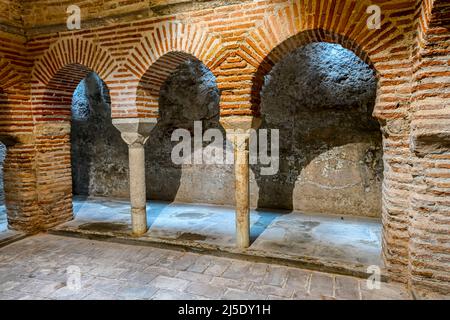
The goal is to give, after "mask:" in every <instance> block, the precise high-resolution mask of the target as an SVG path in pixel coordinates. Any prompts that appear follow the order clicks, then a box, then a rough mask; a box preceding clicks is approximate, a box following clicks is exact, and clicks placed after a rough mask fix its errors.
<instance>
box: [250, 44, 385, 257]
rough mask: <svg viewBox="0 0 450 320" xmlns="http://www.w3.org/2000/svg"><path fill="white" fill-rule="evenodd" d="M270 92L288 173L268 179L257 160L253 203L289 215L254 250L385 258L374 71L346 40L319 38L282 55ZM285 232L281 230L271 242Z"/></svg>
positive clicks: (264, 99) (282, 165)
mask: <svg viewBox="0 0 450 320" xmlns="http://www.w3.org/2000/svg"><path fill="white" fill-rule="evenodd" d="M261 88H262V90H261V94H260V97H261V99H260V110H259V112H260V114H261V117H262V120H263V122H262V125H261V127H260V129H269V131H270V130H273V129H278V130H279V134H280V140H279V150H280V156H279V171H278V172H277V173H276V174H275V175H268V176H264V175H262V174H261V165H252V167H251V168H252V171H253V174H254V176H253V178H251V180H252V181H251V186H252V189H253V190H255V191H254V192H253V193H252V194H251V203H252V206H253V207H256V208H258V209H257V212H259V214H258V216H259V217H260V218H261V217H262V218H264V217H266V216H267V211H268V212H272V211H271V210H273V209H282V210H283V211H282V213H289V214H288V215H286V216H285V217H284V218H276V219H275V220H276V221H274V222H273V223H272V224H271V225H268V226H266V227H265V228H266V229H264V228H262V230H259V231H258V230H256V229H258V227H256V226H255V227H254V230H252V235H253V237H254V238H256V241H255V243H254V247H256V248H258V249H263V250H267V251H274V250H276V251H278V250H280V248H283V252H285V253H288V254H293V253H297V254H302V255H306V256H314V257H317V258H322V259H325V260H340V261H348V262H352V263H366V264H378V263H380V252H381V211H382V210H381V203H382V201H381V197H382V192H381V189H382V180H383V147H382V135H381V130H380V125H379V123H378V122H377V120H376V119H374V118H373V117H372V113H373V109H374V106H375V100H376V94H377V79H376V75H375V73H374V71H373V69H371V67H370V66H369V65H368V64H367V63H366V62H364V61H362V60H361V59H360V58H359V57H358V56H357V55H355V53H353V52H352V51H350V50H348V49H345V48H344V47H342V46H341V45H339V44H334V43H328V42H310V43H308V44H306V45H301V46H299V47H297V49H295V50H293V51H290V52H289V53H288V54H285V55H284V56H283V57H282V58H281V57H280V58H279V59H277V60H276V63H274V66H273V68H272V69H271V70H270V72H266V76H265V78H264V81H263V82H262V84H261ZM269 150H270V149H269ZM267 209H269V210H267ZM285 210H286V211H285ZM260 229H261V228H260ZM276 230H278V231H277V232H278V233H279V234H281V235H282V236H279V235H276V236H274V237H273V238H272V239H271V241H267V240H264V239H265V238H267V235H268V234H270V233H272V235H273V234H274V233H273V232H274V231H276ZM256 231H258V232H256ZM255 232H256V233H257V234H256V235H255ZM264 232H267V233H266V235H263V233H264ZM261 235H263V236H261ZM258 237H259V238H258Z"/></svg>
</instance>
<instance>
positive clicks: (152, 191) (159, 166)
mask: <svg viewBox="0 0 450 320" xmlns="http://www.w3.org/2000/svg"><path fill="white" fill-rule="evenodd" d="M195 126H197V128H199V127H200V131H199V133H200V134H201V135H203V134H204V132H205V131H206V130H208V129H221V126H220V124H219V90H218V89H217V86H216V82H215V77H214V75H213V74H212V73H211V71H210V70H209V69H208V68H207V67H206V66H205V65H204V64H203V63H202V62H201V61H199V60H197V59H195V58H193V57H190V58H189V59H188V60H186V61H185V62H183V63H181V64H180V65H179V66H178V67H177V68H176V69H175V70H174V71H172V73H171V74H170V75H169V76H168V77H167V79H166V81H165V82H164V83H163V84H162V86H161V90H160V93H159V119H158V124H157V126H156V127H155V129H154V130H153V131H152V134H151V137H150V139H149V141H148V142H147V144H146V172H147V181H148V182H149V183H148V185H147V197H148V199H152V200H164V201H170V202H172V201H177V202H185V203H212V204H213V203H217V204H219V203H223V201H224V199H223V194H220V193H218V192H215V190H216V189H217V188H218V187H219V186H218V185H216V183H217V180H215V179H212V177H214V176H216V175H217V174H219V171H222V170H224V167H222V166H220V165H208V164H202V163H201V164H194V163H191V164H188V163H186V164H175V163H174V162H173V161H172V159H171V154H172V151H173V148H174V146H175V145H176V144H178V143H179V141H172V134H173V132H174V130H177V129H184V130H187V131H189V132H190V133H191V137H192V146H194V133H195ZM197 135H198V132H197ZM200 138H202V137H200ZM205 145H206V144H205ZM199 151H200V152H201V150H199ZM187 156H189V157H191V159H192V158H193V150H192V152H191V154H189V155H187ZM192 160H193V159H192ZM191 162H193V161H191ZM215 182H216V183H215ZM193 185H195V186H196V187H195V188H193ZM219 189H220V188H219Z"/></svg>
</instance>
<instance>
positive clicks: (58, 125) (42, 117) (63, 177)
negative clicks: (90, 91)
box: [34, 63, 106, 229]
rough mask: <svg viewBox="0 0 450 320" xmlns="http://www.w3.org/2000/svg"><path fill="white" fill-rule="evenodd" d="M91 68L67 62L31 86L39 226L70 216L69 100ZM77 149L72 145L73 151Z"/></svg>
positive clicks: (55, 223) (71, 207) (89, 78)
mask: <svg viewBox="0 0 450 320" xmlns="http://www.w3.org/2000/svg"><path fill="white" fill-rule="evenodd" d="M92 72H93V71H92V70H91V69H89V68H88V67H86V66H84V65H81V64H77V63H73V64H68V65H65V66H64V67H62V68H60V69H59V70H58V72H56V74H55V75H53V77H52V78H51V80H50V81H49V82H48V84H47V85H45V86H38V85H36V86H35V87H34V95H35V96H36V97H37V99H36V100H37V101H36V103H35V106H34V109H35V114H36V117H35V119H36V132H37V133H36V145H37V148H36V152H37V170H36V171H37V180H38V184H37V186H38V201H39V206H40V208H41V212H42V214H43V215H44V216H43V217H42V219H41V221H42V225H41V228H44V229H48V228H51V227H53V226H56V225H58V224H60V223H62V222H65V221H67V220H71V219H72V218H73V203H72V200H73V197H72V196H73V192H72V191H73V189H72V186H73V180H72V164H73V163H72V151H71V150H72V148H71V129H72V125H71V124H72V123H71V121H72V103H73V100H74V99H73V96H74V93H75V92H76V89H77V87H78V86H79V84H80V82H81V81H82V80H83V79H85V78H86V77H87V76H88V75H90V74H91V73H92ZM88 80H89V81H91V82H94V83H97V80H98V77H95V76H92V77H88ZM84 85H86V80H85V82H84ZM102 90H103V89H102ZM102 90H101V91H102ZM105 91H106V90H105ZM87 99H88V100H89V98H87ZM75 100H76V99H75ZM89 111H91V108H90V109H89ZM76 116H78V114H76ZM75 118H76V117H75ZM93 119H95V117H93ZM76 125H77V126H78V125H79V126H80V128H76V129H75V135H74V136H75V139H79V138H80V136H81V137H83V136H82V134H80V133H79V129H81V127H83V123H80V122H79V123H76ZM96 138H97V139H99V137H96ZM77 141H78V140H77ZM77 151H78V149H77V148H75V152H77ZM93 151H94V152H95V150H93ZM75 163H77V162H75ZM77 179H79V178H78V176H77Z"/></svg>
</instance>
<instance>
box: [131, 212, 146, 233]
mask: <svg viewBox="0 0 450 320" xmlns="http://www.w3.org/2000/svg"><path fill="white" fill-rule="evenodd" d="M131 224H132V228H133V235H135V236H142V235H143V234H145V233H146V232H147V231H148V227H147V212H146V209H145V208H131Z"/></svg>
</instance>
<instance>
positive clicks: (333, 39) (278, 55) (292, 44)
mask: <svg viewBox="0 0 450 320" xmlns="http://www.w3.org/2000/svg"><path fill="white" fill-rule="evenodd" d="M250 41H251V40H250ZM314 42H327V43H336V44H340V45H342V46H343V47H344V48H346V49H349V50H350V51H352V52H353V53H355V55H357V56H358V57H359V58H360V59H361V60H362V61H364V62H365V63H366V64H367V65H369V66H370V67H371V68H372V69H373V70H374V71H375V72H376V69H375V66H374V64H373V63H372V61H371V60H370V58H369V56H368V55H367V53H366V52H364V50H362V49H361V47H359V46H358V45H357V43H356V42H355V41H353V40H351V39H349V38H346V37H344V36H342V35H339V34H335V33H332V32H330V31H325V30H322V29H314V30H306V31H303V32H300V33H298V34H296V35H295V36H292V37H290V38H288V39H286V40H285V41H284V42H283V43H281V44H279V45H277V46H276V47H275V48H273V49H272V50H271V51H270V52H269V53H267V54H266V55H265V56H264V58H263V59H262V60H260V61H259V64H258V68H257V70H256V72H255V74H254V78H253V79H252V81H253V86H252V90H251V92H252V97H251V99H252V100H251V102H252V110H253V111H254V112H255V113H256V114H258V115H259V106H260V103H261V97H260V93H261V89H262V87H263V84H264V77H265V76H266V75H267V74H268V73H269V72H270V71H271V70H272V68H273V67H274V66H275V65H276V64H277V63H278V62H280V61H281V60H282V59H283V58H284V57H285V56H286V55H288V54H289V53H291V52H293V51H294V50H295V49H296V48H300V47H302V46H304V45H307V44H310V43H314ZM377 76H378V74H377Z"/></svg>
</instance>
